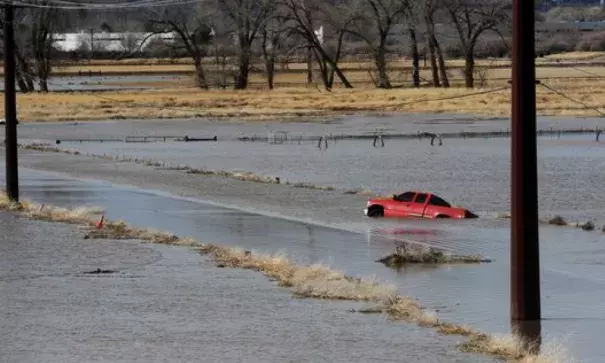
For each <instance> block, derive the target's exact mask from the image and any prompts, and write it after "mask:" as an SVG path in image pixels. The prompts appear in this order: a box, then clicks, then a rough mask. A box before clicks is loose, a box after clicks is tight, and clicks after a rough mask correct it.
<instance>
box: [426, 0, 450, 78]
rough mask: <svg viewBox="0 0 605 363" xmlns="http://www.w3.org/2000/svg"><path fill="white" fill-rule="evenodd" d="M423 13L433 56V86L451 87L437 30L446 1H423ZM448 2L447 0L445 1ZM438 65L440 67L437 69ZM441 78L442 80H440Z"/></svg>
mask: <svg viewBox="0 0 605 363" xmlns="http://www.w3.org/2000/svg"><path fill="white" fill-rule="evenodd" d="M421 1H422V3H421V4H422V5H421V13H422V16H423V18H424V24H425V25H426V33H427V42H428V46H429V50H430V55H431V68H432V71H433V84H434V85H435V86H436V87H439V86H440V85H443V87H446V88H447V87H449V86H450V81H449V77H448V75H447V68H446V65H445V59H444V56H443V50H442V49H441V45H440V44H439V41H438V40H437V32H436V29H435V23H436V18H437V16H438V15H439V11H440V10H441V7H442V4H441V2H442V1H444V0H421ZM445 1H447V0H445ZM437 65H438V67H437ZM439 76H440V77H441V80H439Z"/></svg>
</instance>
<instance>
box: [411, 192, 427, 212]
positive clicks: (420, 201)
mask: <svg viewBox="0 0 605 363" xmlns="http://www.w3.org/2000/svg"><path fill="white" fill-rule="evenodd" d="M427 199H428V195H426V194H425V193H418V194H417V195H416V198H415V199H414V202H413V203H412V204H411V205H410V211H409V213H410V216H411V217H424V210H425V208H426V204H427Z"/></svg>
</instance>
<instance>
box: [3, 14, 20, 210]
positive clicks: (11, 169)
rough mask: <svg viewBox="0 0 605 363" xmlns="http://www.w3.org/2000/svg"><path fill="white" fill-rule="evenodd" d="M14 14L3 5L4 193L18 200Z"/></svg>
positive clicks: (15, 200)
mask: <svg viewBox="0 0 605 363" xmlns="http://www.w3.org/2000/svg"><path fill="white" fill-rule="evenodd" d="M14 18H15V14H14V7H13V5H12V4H6V5H5V6H4V118H5V120H6V125H5V130H6V131H5V136H6V140H5V145H6V194H7V195H8V198H9V199H10V200H12V201H14V202H18V201H19V171H18V168H19V166H18V162H17V97H16V89H15V33H14V27H13V22H14Z"/></svg>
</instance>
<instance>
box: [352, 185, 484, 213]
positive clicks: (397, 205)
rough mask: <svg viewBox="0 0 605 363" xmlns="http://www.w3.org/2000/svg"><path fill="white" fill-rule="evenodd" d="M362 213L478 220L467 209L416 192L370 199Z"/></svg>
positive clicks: (424, 193) (430, 195) (435, 196)
mask: <svg viewBox="0 0 605 363" xmlns="http://www.w3.org/2000/svg"><path fill="white" fill-rule="evenodd" d="M364 213H365V215H366V216H368V217H395V218H410V217H420V218H452V219H464V218H478V216H477V215H476V214H475V213H473V212H471V211H469V210H467V209H464V208H457V207H452V205H451V204H449V203H448V202H446V201H445V200H443V199H442V198H440V197H439V196H437V195H435V194H432V193H426V192H417V191H408V192H405V193H402V194H399V195H397V194H394V195H393V197H392V198H375V199H370V200H369V201H368V203H367V208H366V209H365V210H364Z"/></svg>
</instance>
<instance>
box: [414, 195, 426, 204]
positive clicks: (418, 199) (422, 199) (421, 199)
mask: <svg viewBox="0 0 605 363" xmlns="http://www.w3.org/2000/svg"><path fill="white" fill-rule="evenodd" d="M424 202H426V194H418V196H417V197H416V200H415V201H414V203H421V204H422V203H424Z"/></svg>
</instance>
